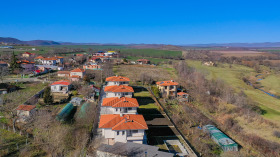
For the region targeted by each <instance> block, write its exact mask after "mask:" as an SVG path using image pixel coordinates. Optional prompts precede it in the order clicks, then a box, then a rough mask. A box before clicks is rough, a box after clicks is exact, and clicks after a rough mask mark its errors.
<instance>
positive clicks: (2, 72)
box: [0, 66, 9, 82]
mask: <svg viewBox="0 0 280 157" xmlns="http://www.w3.org/2000/svg"><path fill="white" fill-rule="evenodd" d="M7 75H9V69H8V67H5V66H4V67H3V66H0V80H1V82H3V80H4V77H5V76H7Z"/></svg>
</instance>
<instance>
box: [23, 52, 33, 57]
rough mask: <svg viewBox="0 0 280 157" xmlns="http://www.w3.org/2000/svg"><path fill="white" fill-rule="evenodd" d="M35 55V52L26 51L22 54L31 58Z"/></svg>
mask: <svg viewBox="0 0 280 157" xmlns="http://www.w3.org/2000/svg"><path fill="white" fill-rule="evenodd" d="M34 55H35V53H30V52H24V53H23V54H22V55H21V56H22V57H25V58H29V57H31V56H34Z"/></svg>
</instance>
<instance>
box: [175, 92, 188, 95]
mask: <svg viewBox="0 0 280 157" xmlns="http://www.w3.org/2000/svg"><path fill="white" fill-rule="evenodd" d="M177 95H188V93H185V92H179V93H177Z"/></svg>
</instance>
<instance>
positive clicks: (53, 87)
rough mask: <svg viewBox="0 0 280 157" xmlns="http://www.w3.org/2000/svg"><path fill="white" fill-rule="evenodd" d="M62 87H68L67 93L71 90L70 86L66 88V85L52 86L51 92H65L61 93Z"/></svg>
mask: <svg viewBox="0 0 280 157" xmlns="http://www.w3.org/2000/svg"><path fill="white" fill-rule="evenodd" d="M61 87H67V90H66V91H68V90H69V86H64V85H52V86H51V91H52V92H64V91H61V90H60V88H61Z"/></svg>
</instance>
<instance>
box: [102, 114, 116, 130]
mask: <svg viewBox="0 0 280 157" xmlns="http://www.w3.org/2000/svg"><path fill="white" fill-rule="evenodd" d="M109 115H110V114H107V115H104V116H109ZM113 115H114V118H112V119H111V120H109V121H108V122H107V123H105V124H103V125H102V126H104V125H106V124H108V123H109V122H111V121H112V120H113V119H115V118H117V117H118V116H117V115H115V114H113ZM102 126H100V127H102Z"/></svg>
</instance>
